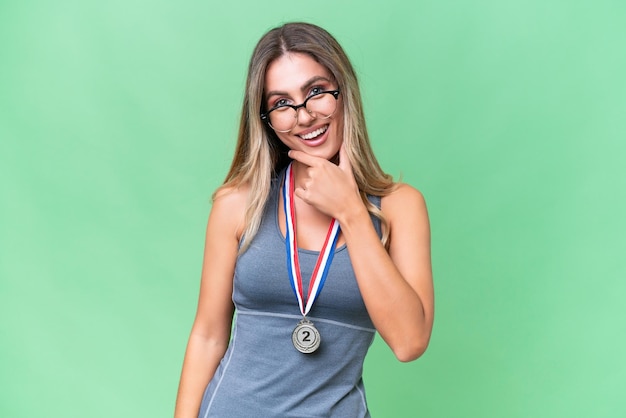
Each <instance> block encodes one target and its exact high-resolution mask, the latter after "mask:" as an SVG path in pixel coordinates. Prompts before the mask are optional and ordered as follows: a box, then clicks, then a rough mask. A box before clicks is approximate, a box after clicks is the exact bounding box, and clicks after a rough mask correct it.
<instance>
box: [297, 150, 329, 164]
mask: <svg viewBox="0 0 626 418" xmlns="http://www.w3.org/2000/svg"><path fill="white" fill-rule="evenodd" d="M288 155H289V158H292V159H294V160H296V161H299V162H301V163H303V164H305V165H308V166H309V167H314V166H316V165H319V164H321V163H322V162H324V161H326V160H324V159H323V158H320V157H314V156H313V155H309V154H307V153H306V152H302V151H295V150H291V151H289V154H288Z"/></svg>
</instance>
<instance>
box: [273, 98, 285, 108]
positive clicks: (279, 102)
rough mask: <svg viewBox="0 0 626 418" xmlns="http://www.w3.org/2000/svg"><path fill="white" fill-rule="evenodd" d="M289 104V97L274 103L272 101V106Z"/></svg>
mask: <svg viewBox="0 0 626 418" xmlns="http://www.w3.org/2000/svg"><path fill="white" fill-rule="evenodd" d="M288 104H289V100H287V99H278V100H276V101H275V102H274V103H272V108H277V107H281V106H287V105H288Z"/></svg>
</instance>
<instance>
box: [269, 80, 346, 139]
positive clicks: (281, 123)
mask: <svg viewBox="0 0 626 418" xmlns="http://www.w3.org/2000/svg"><path fill="white" fill-rule="evenodd" d="M338 99H339V90H326V91H322V92H319V93H315V94H313V95H311V96H309V97H307V98H306V100H305V101H304V102H302V104H299V105H290V104H283V105H278V106H275V107H273V108H271V109H270V110H268V111H267V112H265V113H261V120H263V121H265V122H267V124H268V125H269V126H270V127H271V128H272V129H273V130H275V131H276V132H281V133H285V132H289V131H291V130H292V129H293V128H295V127H296V125H297V124H298V113H299V112H298V110H299V109H300V108H301V107H303V108H304V109H305V110H306V111H307V113H308V114H309V115H310V116H311V117H312V118H313V119H328V118H330V117H331V116H332V115H333V114H334V113H335V111H336V110H337V100H338Z"/></svg>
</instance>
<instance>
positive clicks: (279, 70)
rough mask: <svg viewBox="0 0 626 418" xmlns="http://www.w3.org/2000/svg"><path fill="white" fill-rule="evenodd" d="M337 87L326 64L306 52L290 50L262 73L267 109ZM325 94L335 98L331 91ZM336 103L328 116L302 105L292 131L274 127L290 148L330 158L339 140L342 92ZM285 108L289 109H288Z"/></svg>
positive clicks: (336, 148) (301, 101) (310, 101)
mask: <svg viewBox="0 0 626 418" xmlns="http://www.w3.org/2000/svg"><path fill="white" fill-rule="evenodd" d="M337 87H338V86H337V83H336V82H335V81H334V79H333V77H332V75H331V74H330V72H329V71H328V70H327V69H326V67H324V66H323V65H321V64H320V63H318V62H317V61H315V60H314V59H313V58H311V57H310V56H308V55H305V54H298V53H290V54H286V55H283V56H281V57H280V58H278V59H276V60H275V61H273V62H272V63H271V64H270V65H269V67H268V69H267V73H266V75H265V96H264V101H265V103H264V104H265V106H266V109H272V108H274V107H276V106H280V105H283V104H289V105H295V106H297V105H299V104H301V103H303V102H304V101H305V100H306V99H307V98H308V97H310V96H312V95H315V94H317V93H319V92H321V91H327V90H336V89H337ZM325 97H326V98H327V99H328V98H330V100H335V99H334V98H332V96H331V95H327V96H325ZM317 100H318V99H316V98H312V99H311V100H309V102H308V103H307V109H309V110H310V109H314V108H315V107H316V106H318V104H317V103H316V101H317ZM319 100H326V99H319ZM336 106H337V110H336V111H335V112H334V113H333V114H332V116H330V117H328V118H323V115H321V114H317V113H315V112H311V113H309V112H308V111H307V109H305V108H304V107H301V108H299V109H298V110H297V112H298V118H297V123H296V125H295V126H294V127H293V129H291V131H289V132H279V131H277V130H276V129H275V130H274V131H275V132H276V135H277V136H278V138H279V139H280V140H281V141H282V142H283V144H285V145H286V146H287V147H289V148H290V149H293V150H299V151H304V152H306V153H307V154H310V155H314V156H316V157H321V158H325V159H327V160H330V159H332V158H333V157H334V156H335V155H337V153H338V152H339V148H340V147H341V142H342V135H341V134H342V119H343V112H342V103H341V95H339V98H338V99H337V103H336ZM285 110H286V111H288V112H291V110H290V109H285ZM274 112H278V111H276V110H275V111H274ZM274 112H273V113H274ZM291 114H293V112H291ZM274 117H275V116H274Z"/></svg>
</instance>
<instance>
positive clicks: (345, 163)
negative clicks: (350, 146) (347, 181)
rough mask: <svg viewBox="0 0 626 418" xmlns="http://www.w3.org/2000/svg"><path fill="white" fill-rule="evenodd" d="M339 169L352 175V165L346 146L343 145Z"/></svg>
mask: <svg viewBox="0 0 626 418" xmlns="http://www.w3.org/2000/svg"><path fill="white" fill-rule="evenodd" d="M339 168H341V169H342V170H343V171H345V172H346V173H350V174H352V165H351V164H350V159H349V158H348V151H346V146H345V144H341V148H339Z"/></svg>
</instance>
